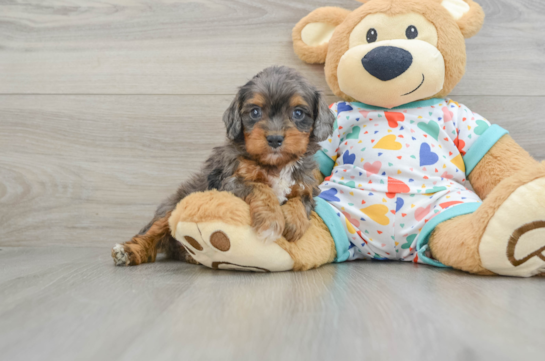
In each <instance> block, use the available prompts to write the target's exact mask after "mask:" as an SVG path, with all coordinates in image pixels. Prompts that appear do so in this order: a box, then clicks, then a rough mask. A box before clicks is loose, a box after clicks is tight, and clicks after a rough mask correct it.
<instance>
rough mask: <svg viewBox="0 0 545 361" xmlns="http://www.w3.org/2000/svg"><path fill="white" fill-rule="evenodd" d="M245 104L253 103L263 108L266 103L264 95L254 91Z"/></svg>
mask: <svg viewBox="0 0 545 361" xmlns="http://www.w3.org/2000/svg"><path fill="white" fill-rule="evenodd" d="M245 103H246V104H253V105H257V106H258V107H261V108H263V107H264V106H265V104H266V101H265V97H264V96H263V95H262V94H260V93H255V94H253V96H252V97H251V98H250V99H248V100H247V101H246V102H245Z"/></svg>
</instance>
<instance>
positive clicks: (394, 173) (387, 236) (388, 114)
mask: <svg viewBox="0 0 545 361" xmlns="http://www.w3.org/2000/svg"><path fill="white" fill-rule="evenodd" d="M330 108H331V111H332V112H333V113H334V114H335V115H336V118H337V120H336V122H335V125H334V132H333V135H332V136H331V137H329V138H328V139H327V140H325V141H324V142H322V143H321V146H322V150H321V151H319V152H318V153H317V155H316V159H317V161H318V163H319V166H320V170H321V172H322V173H323V174H324V176H325V177H326V178H325V180H324V182H323V183H322V184H321V185H320V189H321V194H320V195H319V197H318V198H317V208H316V212H317V213H318V214H319V215H320V216H321V217H322V219H323V220H324V222H325V223H326V225H327V226H328V227H329V229H330V231H331V233H332V235H333V238H334V239H335V245H336V248H337V259H336V261H337V262H342V261H346V260H354V259H379V260H403V261H413V262H421V263H428V264H434V265H437V266H441V264H440V263H439V262H437V261H435V260H432V259H431V258H430V257H429V251H427V242H428V240H429V236H430V234H431V232H432V231H433V229H434V228H435V227H436V226H437V225H438V224H439V223H440V222H442V221H445V220H448V219H450V218H453V217H456V216H459V215H462V214H468V213H472V212H473V211H475V210H476V209H477V207H478V206H479V205H480V203H481V200H480V199H479V197H478V196H477V195H476V194H475V193H474V192H473V191H471V190H469V189H467V188H466V187H465V186H464V184H465V182H466V178H467V176H468V175H469V174H470V173H471V171H472V170H473V168H474V167H475V166H476V165H477V163H478V162H479V161H480V160H481V159H482V157H483V156H484V155H485V154H486V153H487V152H488V150H489V149H490V148H491V147H492V146H493V145H494V144H495V143H496V142H497V141H498V140H499V139H500V138H501V137H502V136H504V135H505V134H506V133H507V132H506V131H505V130H503V129H502V128H501V127H499V126H497V125H493V126H491V125H490V123H489V122H488V121H487V120H486V119H484V118H483V117H481V116H480V115H479V114H477V113H473V112H472V111H471V110H469V109H468V108H467V107H465V106H464V105H462V104H458V103H457V102H455V101H452V100H450V99H439V98H436V99H431V100H425V101H419V102H414V103H410V104H406V105H404V106H402V107H398V108H394V109H391V110H388V109H383V108H377V107H372V106H369V105H366V104H363V103H358V102H353V103H347V102H338V103H334V104H332V105H331V107H330Z"/></svg>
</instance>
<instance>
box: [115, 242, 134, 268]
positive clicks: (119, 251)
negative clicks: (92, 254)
mask: <svg viewBox="0 0 545 361" xmlns="http://www.w3.org/2000/svg"><path fill="white" fill-rule="evenodd" d="M112 258H113V259H114V264H115V265H116V266H128V265H129V263H130V261H129V255H128V253H127V252H125V248H124V247H123V245H121V244H119V243H117V244H116V245H115V246H114V248H112Z"/></svg>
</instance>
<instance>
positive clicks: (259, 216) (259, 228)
mask: <svg viewBox="0 0 545 361" xmlns="http://www.w3.org/2000/svg"><path fill="white" fill-rule="evenodd" d="M252 226H253V227H254V229H255V231H256V232H257V234H258V235H259V237H260V238H261V239H263V241H264V242H274V241H276V240H277V239H278V238H280V237H282V233H283V232H284V226H285V222H284V215H283V214H282V212H280V211H278V212H273V211H271V212H256V213H253V214H252Z"/></svg>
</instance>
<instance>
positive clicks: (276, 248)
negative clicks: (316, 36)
mask: <svg viewBox="0 0 545 361" xmlns="http://www.w3.org/2000/svg"><path fill="white" fill-rule="evenodd" d="M169 224H170V229H171V231H172V235H173V236H174V238H176V239H177V240H178V241H180V242H181V243H182V244H183V245H184V247H185V248H186V249H187V251H188V252H189V253H190V254H191V256H192V257H193V258H194V259H195V260H196V261H198V262H199V263H201V264H203V265H205V266H207V267H210V268H214V269H231V270H242V271H256V272H270V271H288V270H307V269H310V268H315V267H319V266H321V265H323V264H326V263H330V262H332V261H333V259H334V258H335V256H336V250H335V243H334V241H333V238H332V237H331V234H330V233H329V230H328V228H327V226H326V225H325V224H324V223H323V221H322V220H321V218H320V217H319V216H318V215H316V214H314V213H313V214H312V217H311V225H310V227H309V229H308V230H307V232H306V233H305V234H304V235H303V237H302V238H301V239H299V240H298V241H296V242H288V241H286V240H285V239H284V238H280V239H278V240H277V241H276V242H269V243H267V242H263V241H262V240H261V239H260V238H259V237H258V235H257V234H256V233H255V231H254V229H253V228H252V226H251V217H250V208H249V206H248V204H247V203H245V202H244V201H243V200H241V199H240V198H237V197H235V196H233V195H232V194H230V193H227V192H218V191H209V192H204V193H194V194H191V195H190V196H188V197H186V198H185V199H184V200H183V201H181V202H180V203H179V204H178V205H177V207H176V209H175V210H174V211H173V212H172V216H171V217H170V219H169Z"/></svg>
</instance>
